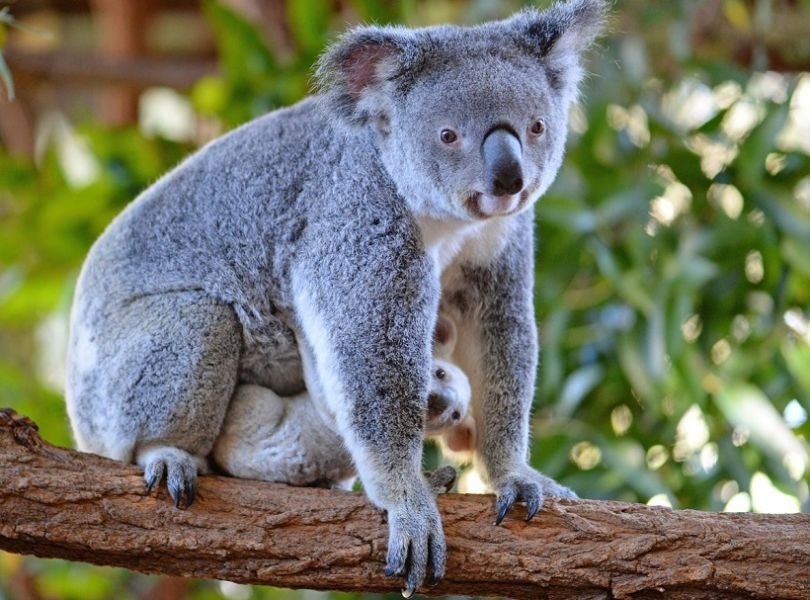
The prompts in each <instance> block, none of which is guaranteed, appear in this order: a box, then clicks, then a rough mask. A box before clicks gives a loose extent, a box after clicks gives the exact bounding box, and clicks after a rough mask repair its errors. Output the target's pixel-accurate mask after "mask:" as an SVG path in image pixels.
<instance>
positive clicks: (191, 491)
mask: <svg viewBox="0 0 810 600" xmlns="http://www.w3.org/2000/svg"><path fill="white" fill-rule="evenodd" d="M185 492H186V508H188V507H189V506H191V503H192V502H194V498H196V496H197V485H196V484H195V483H194V482H193V481H190V482H188V483H186V489H185Z"/></svg>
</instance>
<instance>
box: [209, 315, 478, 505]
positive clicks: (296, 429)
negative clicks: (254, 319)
mask: <svg viewBox="0 0 810 600" xmlns="http://www.w3.org/2000/svg"><path fill="white" fill-rule="evenodd" d="M455 339H456V335H455V325H454V324H453V323H452V321H450V320H449V319H447V318H446V317H443V316H441V315H440V317H439V319H438V322H437V326H436V334H435V336H434V356H433V362H432V366H431V378H430V388H429V393H428V396H427V398H426V403H425V435H426V436H428V437H434V438H438V437H443V438H444V437H445V436H446V437H447V439H443V441H442V443H443V446H445V447H448V448H450V449H453V450H470V449H472V445H471V444H472V443H474V442H473V438H471V437H469V436H467V437H466V438H465V437H464V435H463V434H462V435H461V436H459V434H458V431H463V432H466V431H467V430H468V428H469V425H465V423H467V421H468V420H469V422H470V423H471V422H472V419H470V418H469V416H468V411H469V404H470V383H469V380H468V379H467V376H466V375H465V374H464V372H463V371H462V370H461V369H459V368H458V367H457V366H456V365H455V364H453V363H452V362H451V361H450V360H449V358H450V356H451V355H452V350H453V347H454V346H455ZM325 411H328V409H327V408H326V403H325V402H321V401H319V399H318V398H315V397H313V396H312V395H311V393H310V392H308V391H307V392H303V393H301V394H298V395H297V396H290V397H282V396H279V395H278V394H276V393H275V392H273V391H272V390H270V389H268V388H264V387H261V386H258V385H247V384H245V385H240V386H239V387H237V390H236V393H235V395H234V398H233V399H232V400H231V403H230V406H229V407H228V412H227V414H226V416H225V422H224V424H223V427H222V431H221V433H220V436H219V438H218V439H217V441H216V443H215V444H214V448H213V450H212V452H211V459H212V461H213V462H214V464H216V465H217V466H218V467H220V468H221V469H222V470H224V471H225V472H226V473H228V474H230V475H233V476H235V477H240V478H244V479H260V480H264V481H277V482H283V483H289V484H292V485H302V486H318V487H334V488H339V489H351V487H352V485H353V484H354V480H355V477H356V475H357V472H356V469H355V466H354V464H353V462H352V458H351V454H350V453H349V451H348V450H347V449H346V447H345V445H344V443H343V440H342V438H341V437H340V435H339V433H338V431H337V430H336V429H335V428H334V425H332V423H334V417H332V416H331V415H328V414H327V413H326V412H325ZM473 431H474V430H473ZM461 438H463V439H465V440H466V442H465V443H466V444H467V446H469V447H464V448H461V447H457V448H454V445H455V446H458V444H457V443H456V444H453V443H451V439H452V440H456V439H461ZM449 485H452V481H450V483H449ZM444 487H448V486H447V485H446V484H445V485H444Z"/></svg>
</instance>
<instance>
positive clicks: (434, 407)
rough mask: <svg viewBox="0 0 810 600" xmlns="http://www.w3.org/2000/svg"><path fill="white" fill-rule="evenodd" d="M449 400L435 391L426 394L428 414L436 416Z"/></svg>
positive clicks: (445, 407)
mask: <svg viewBox="0 0 810 600" xmlns="http://www.w3.org/2000/svg"><path fill="white" fill-rule="evenodd" d="M448 405H449V402H448V401H447V398H446V397H445V396H444V394H437V393H435V392H433V393H431V394H428V416H430V417H437V416H439V415H440V414H442V413H443V412H444V411H445V410H447V406H448Z"/></svg>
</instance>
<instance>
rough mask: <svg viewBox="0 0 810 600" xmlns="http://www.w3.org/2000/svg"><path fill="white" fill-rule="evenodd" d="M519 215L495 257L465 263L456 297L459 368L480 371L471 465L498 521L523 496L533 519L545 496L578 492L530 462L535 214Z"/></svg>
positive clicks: (534, 360)
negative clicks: (493, 497)
mask: <svg viewBox="0 0 810 600" xmlns="http://www.w3.org/2000/svg"><path fill="white" fill-rule="evenodd" d="M515 219H516V222H515V223H514V227H512V229H511V231H510V232H509V234H508V239H507V240H506V243H505V245H504V247H503V249H502V251H501V252H500V254H499V255H498V257H497V258H496V259H495V260H494V261H493V262H491V263H489V264H486V265H473V264H466V265H462V268H461V274H462V282H461V286H462V287H461V289H462V290H463V292H462V293H461V294H460V295H458V294H457V295H456V296H457V297H458V298H461V299H462V300H461V302H459V304H460V305H461V306H460V307H456V310H461V311H462V316H461V317H460V318H459V319H458V321H459V322H460V323H464V324H465V326H464V327H463V328H462V329H465V330H466V331H464V332H462V335H461V336H460V345H461V346H462V347H463V349H466V351H467V356H465V357H463V358H464V361H463V362H464V364H463V365H462V368H464V369H465V371H466V372H467V373H472V374H477V376H474V377H473V379H474V381H473V402H472V414H473V417H474V419H475V422H476V438H477V439H476V450H475V455H474V462H475V464H476V467H477V469H478V471H479V472H480V474H481V475H482V477H483V478H484V480H485V481H487V482H488V483H489V484H490V485H491V486H492V488H493V490H494V491H495V493H496V494H497V495H498V506H497V509H498V518H497V520H498V522H500V520H501V519H502V518H503V516H504V515H505V514H506V512H507V511H508V509H509V507H511V505H512V504H513V503H514V502H515V501H517V500H523V501H526V503H527V505H528V514H529V518H531V516H533V515H534V513H535V512H536V511H537V510H538V509H539V508H540V506H541V504H542V498H543V495H544V494H548V495H555V496H565V497H570V496H572V495H573V492H571V491H570V490H568V489H567V488H565V487H563V486H560V485H559V484H557V483H556V482H554V481H553V480H552V479H550V478H548V477H545V476H543V475H541V474H540V473H538V472H537V471H535V470H534V469H533V468H531V467H530V466H529V465H528V462H527V460H528V449H529V448H528V444H529V415H530V411H531V405H532V399H533V397H534V389H535V374H536V369H537V353H538V342H537V327H536V324H535V318H534V303H533V297H532V296H533V294H532V292H533V290H532V288H533V281H534V256H533V254H534V245H533V235H532V232H533V219H532V214H531V212H529V211H527V212H524V213H522V214H520V215H518V216H517V217H515ZM450 297H451V298H452V297H453V295H452V294H451V296H450ZM462 338H464V339H463V342H462V341H461V339H462ZM470 349H474V350H470ZM471 353H472V354H475V356H470V354H471Z"/></svg>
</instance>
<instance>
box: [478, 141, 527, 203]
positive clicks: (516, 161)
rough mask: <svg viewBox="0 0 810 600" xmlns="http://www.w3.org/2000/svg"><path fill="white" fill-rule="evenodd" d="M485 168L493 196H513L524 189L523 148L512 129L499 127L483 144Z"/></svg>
mask: <svg viewBox="0 0 810 600" xmlns="http://www.w3.org/2000/svg"><path fill="white" fill-rule="evenodd" d="M481 152H482V154H483V157H484V168H485V172H486V176H487V182H488V184H489V186H490V192H491V194H492V195H493V196H505V195H509V196H513V195H514V194H517V193H518V192H520V190H522V189H523V168H522V165H521V159H522V158H523V148H522V147H521V145H520V140H519V139H518V137H517V136H516V135H515V134H514V132H512V131H511V130H510V129H508V128H506V127H497V128H495V129H493V130H492V131H490V132H489V133H488V134H487V136H486V137H485V138H484V143H483V144H482V146H481Z"/></svg>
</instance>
